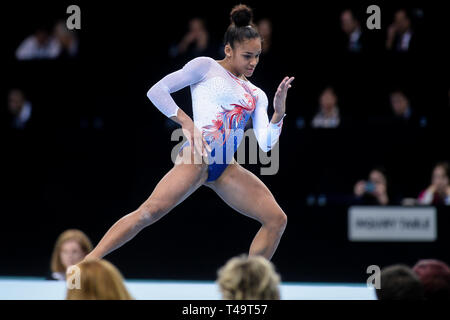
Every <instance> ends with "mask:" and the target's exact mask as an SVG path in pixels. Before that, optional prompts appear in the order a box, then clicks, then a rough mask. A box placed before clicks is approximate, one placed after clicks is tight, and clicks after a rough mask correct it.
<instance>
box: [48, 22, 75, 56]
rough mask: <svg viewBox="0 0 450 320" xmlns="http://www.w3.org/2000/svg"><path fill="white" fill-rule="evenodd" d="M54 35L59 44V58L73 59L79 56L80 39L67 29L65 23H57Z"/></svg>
mask: <svg viewBox="0 0 450 320" xmlns="http://www.w3.org/2000/svg"><path fill="white" fill-rule="evenodd" d="M53 34H54V37H55V38H56V39H57V40H58V43H59V52H58V58H73V57H75V56H76V55H77V54H78V38H77V36H76V34H75V32H74V31H71V30H69V29H67V26H66V23H65V21H59V22H57V23H56V25H55V27H54V30H53Z"/></svg>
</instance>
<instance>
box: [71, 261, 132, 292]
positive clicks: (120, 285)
mask: <svg viewBox="0 0 450 320" xmlns="http://www.w3.org/2000/svg"><path fill="white" fill-rule="evenodd" d="M77 267H78V268H79V275H80V281H79V284H80V286H79V289H77V288H73V289H69V288H68V289H67V296H66V299H67V300H131V299H133V298H132V297H131V295H130V293H129V292H128V290H127V288H126V287H125V283H124V279H123V277H122V275H121V273H120V271H119V270H118V269H117V268H116V267H115V266H114V265H112V264H111V263H110V262H108V261H106V260H103V259H100V260H97V259H92V260H86V261H83V262H81V263H79V264H78V265H77Z"/></svg>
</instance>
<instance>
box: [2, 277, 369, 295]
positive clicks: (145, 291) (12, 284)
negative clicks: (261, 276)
mask: <svg viewBox="0 0 450 320" xmlns="http://www.w3.org/2000/svg"><path fill="white" fill-rule="evenodd" d="M126 286H127V288H128V290H129V291H130V293H131V295H132V296H133V297H134V298H135V299H137V300H219V299H220V293H219V291H218V288H217V285H216V284H215V283H214V282H207V281H161V280H126ZM65 290H66V288H65V282H63V281H47V280H45V279H42V278H19V277H0V300H61V299H64V297H65ZM281 298H282V300H375V299H376V296H375V291H374V289H373V288H369V287H367V285H366V284H365V283H364V284H346V283H339V284H331V283H321V284H317V283H295V282H285V283H282V284H281Z"/></svg>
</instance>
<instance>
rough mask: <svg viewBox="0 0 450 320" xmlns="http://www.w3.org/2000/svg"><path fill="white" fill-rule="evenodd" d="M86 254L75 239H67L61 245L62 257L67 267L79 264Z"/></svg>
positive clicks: (62, 261)
mask: <svg viewBox="0 0 450 320" xmlns="http://www.w3.org/2000/svg"><path fill="white" fill-rule="evenodd" d="M85 255H86V254H85V253H84V252H83V249H82V248H81V246H80V244H79V243H78V242H77V241H75V240H67V241H65V242H64V243H63V244H62V246H61V251H60V258H61V263H62V264H63V266H64V267H65V268H68V267H70V266H72V265H74V264H77V263H78V262H80V261H81V260H83V258H84V256H85Z"/></svg>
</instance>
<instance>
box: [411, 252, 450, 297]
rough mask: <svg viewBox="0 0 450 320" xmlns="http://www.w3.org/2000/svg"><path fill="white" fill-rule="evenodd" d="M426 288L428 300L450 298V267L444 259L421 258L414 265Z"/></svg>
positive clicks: (414, 269)
mask: <svg viewBox="0 0 450 320" xmlns="http://www.w3.org/2000/svg"><path fill="white" fill-rule="evenodd" d="M413 271H414V272H415V273H416V274H417V276H418V277H419V279H420V281H421V282H422V285H423V287H424V290H425V299H427V300H447V301H448V300H450V268H449V267H448V265H447V264H445V263H444V262H443V261H439V260H434V259H423V260H419V261H418V262H417V263H416V264H415V265H414V267H413Z"/></svg>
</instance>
